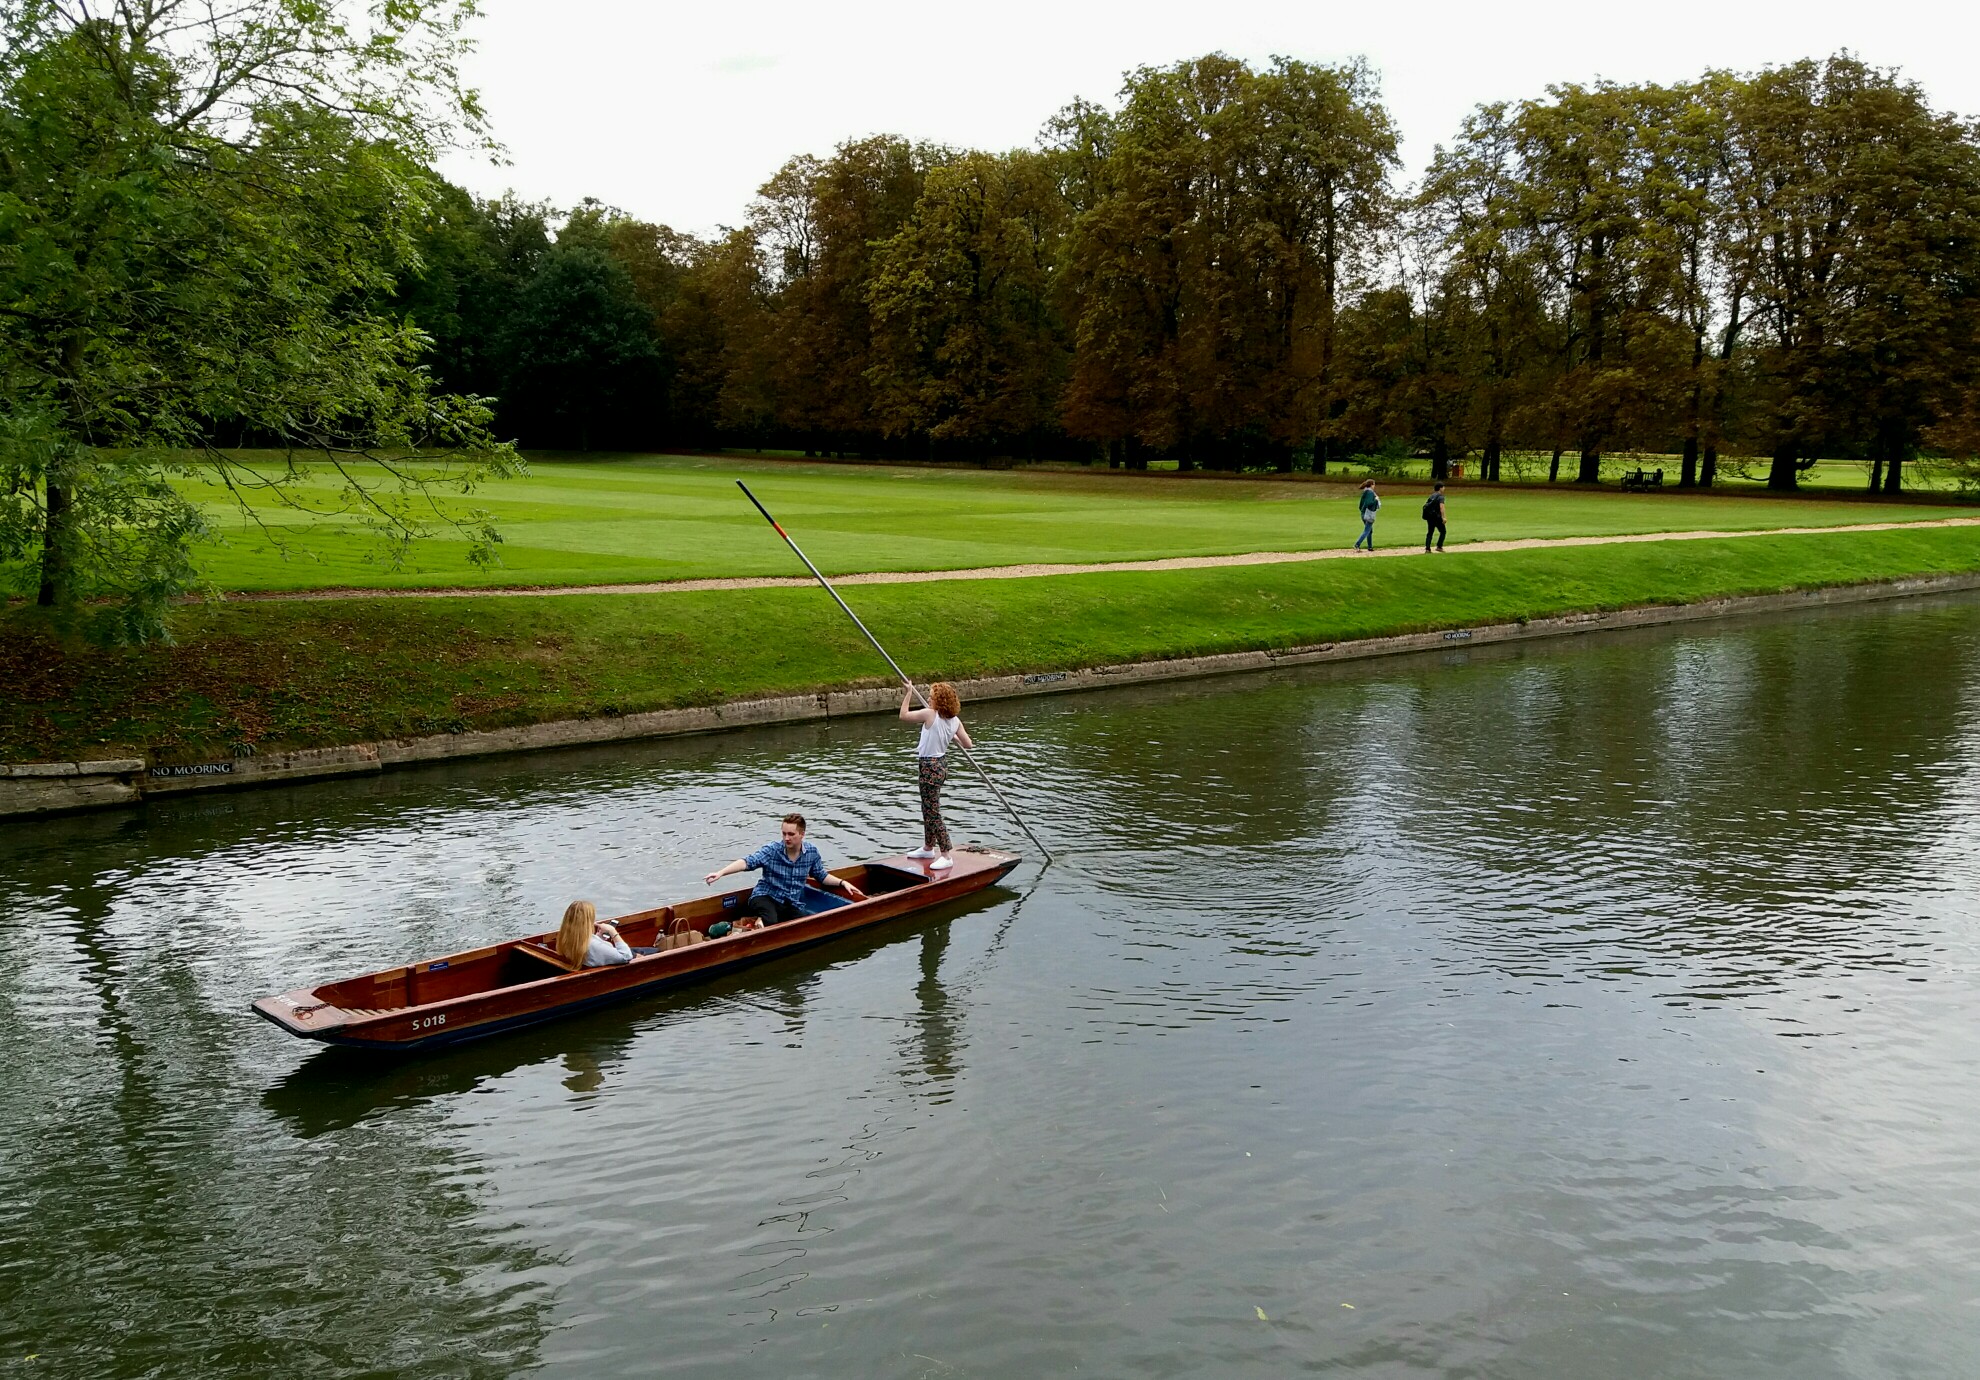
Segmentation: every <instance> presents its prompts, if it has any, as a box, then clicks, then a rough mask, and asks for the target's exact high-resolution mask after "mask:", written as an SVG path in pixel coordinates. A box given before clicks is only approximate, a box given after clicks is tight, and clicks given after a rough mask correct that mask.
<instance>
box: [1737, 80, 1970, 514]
mask: <svg viewBox="0 0 1980 1380" xmlns="http://www.w3.org/2000/svg"><path fill="white" fill-rule="evenodd" d="M1730 143H1731V150H1732V157H1731V160H1730V170H1729V174H1728V194H1729V200H1730V202H1731V212H1730V214H1731V215H1732V217H1733V219H1734V225H1735V235H1736V240H1735V252H1736V253H1737V255H1738V256H1739V263H1740V266H1741V271H1742V272H1743V274H1744V276H1745V279H1746V280H1747V281H1748V282H1749V283H1750V284H1751V291H1752V294H1753V298H1754V305H1755V309H1756V327H1757V331H1758V334H1759V339H1758V340H1757V341H1756V346H1757V348H1756V350H1755V355H1756V358H1755V361H1754V362H1755V366H1756V373H1757V379H1756V387H1757V391H1758V393H1759V397H1760V404H1761V407H1762V409H1763V412H1762V427H1761V434H1762V437H1763V439H1764V441H1765V443H1766V444H1767V445H1768V446H1769V448H1770V449H1771V451H1772V454H1773V463H1772V467H1771V469H1770V470H1769V473H1768V481H1767V482H1768V485H1769V487H1771V488H1777V489H1792V488H1794V487H1795V486H1796V483H1797V479H1798V476H1799V474H1800V472H1801V471H1802V470H1804V469H1806V468H1807V467H1808V466H1809V465H1811V464H1813V463H1814V459H1815V457H1816V456H1817V455H1818V454H1819V453H1820V450H1821V448H1822V447H1823V445H1824V443H1825V442H1826V443H1827V444H1829V445H1836V444H1838V443H1839V442H1842V441H1846V440H1852V439H1853V440H1855V441H1856V442H1857V443H1858V444H1861V445H1862V446H1864V448H1866V449H1868V450H1869V452H1870V454H1871V456H1872V470H1871V481H1872V484H1873V485H1881V487H1883V488H1884V489H1885V490H1887V491H1889V492H1896V491H1897V490H1898V489H1899V487H1900V486H1901V483H1902V480H1901V477H1900V476H1901V474H1902V466H1903V463H1904V460H1905V458H1906V457H1907V456H1908V455H1909V454H1911V453H1912V452H1913V451H1915V449H1916V447H1917V445H1918V444H1919V442H1920V441H1921V440H1922V439H1923V438H1924V436H1925V434H1926V433H1927V432H1928V431H1930V430H1931V429H1932V428H1933V427H1934V426H1935V425H1937V424H1938V422H1939V419H1940V416H1941V414H1942V413H1944V414H1946V415H1951V410H1952V409H1956V407H1957V405H1958V404H1957V399H1958V397H1959V395H1960V393H1961V392H1962V390H1963V382H1962V381H1963V380H1969V379H1970V378H1971V368H1972V358H1973V353H1972V351H1973V345H1972V339H1971V335H1970V333H1969V330H1968V322H1969V321H1970V314H1969V304H1970V300H1971V297H1972V294H1973V292H1974V284H1975V282H1976V281H1980V150H1976V148H1975V144H1974V138H1973V133H1972V131H1971V129H1969V128H1968V127H1966V126H1964V125H1962V124H1961V123H1960V122H1959V121H1957V120H1954V119H1953V118H1951V117H1949V116H1945V115H1941V114H1938V113H1935V112H1934V111H1933V110H1932V109H1931V108H1930V106H1929V104H1928V103H1927V102H1926V100H1925V97H1924V94H1923V93H1922V92H1921V91H1919V89H1918V88H1917V87H1916V86H1915V85H1913V84H1911V83H1908V82H1904V81H1901V80H1900V79H1899V78H1898V77H1897V75H1896V74H1895V73H1892V72H1889V71H1884V70H1881V69H1877V68H1873V67H1870V66H1867V65H1866V64H1864V63H1862V62H1860V61H1858V60H1857V59H1855V58H1852V57H1849V56H1846V55H1845V56H1838V57H1833V58H1830V59H1828V60H1827V61H1825V62H1813V61H1809V62H1799V63H1795V64H1793V65H1791V66H1788V67H1782V68H1776V69H1772V70H1769V71H1766V72H1762V73H1759V74H1757V75H1756V76H1754V77H1751V78H1748V79H1747V80H1746V81H1744V82H1742V83H1741V84H1740V87H1739V89H1738V91H1737V92H1736V96H1735V99H1734V101H1733V103H1732V135H1731V140H1730Z"/></svg>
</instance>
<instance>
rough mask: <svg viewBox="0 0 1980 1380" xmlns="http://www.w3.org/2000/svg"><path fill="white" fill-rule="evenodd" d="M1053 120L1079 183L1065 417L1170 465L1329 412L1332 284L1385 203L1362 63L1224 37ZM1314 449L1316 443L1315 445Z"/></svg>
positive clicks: (1257, 451)
mask: <svg viewBox="0 0 1980 1380" xmlns="http://www.w3.org/2000/svg"><path fill="white" fill-rule="evenodd" d="M1122 95H1123V102H1122V106H1121V109H1120V110H1119V112H1118V113H1116V114H1114V115H1113V116H1111V117H1110V118H1109V119H1107V120H1105V121H1101V120H1099V119H1097V118H1096V117H1095V115H1094V114H1093V112H1091V111H1090V109H1088V108H1085V107H1078V108H1075V109H1073V110H1071V111H1068V112H1067V113H1066V115H1064V116H1062V118H1061V120H1060V121H1059V122H1057V123H1056V125H1055V126H1054V130H1053V134H1054V136H1055V138H1056V139H1057V141H1058V144H1059V147H1060V149H1061V150H1062V151H1064V152H1066V153H1067V154H1069V155H1071V156H1072V166H1073V167H1074V168H1076V169H1082V170H1083V169H1085V168H1087V167H1088V166H1090V162H1091V158H1092V156H1093V155H1092V154H1091V153H1088V152H1087V151H1088V150H1095V151H1100V156H1101V157H1102V158H1103V160H1104V167H1103V168H1102V169H1100V170H1099V172H1098V173H1097V175H1094V174H1088V175H1085V176H1084V177H1082V178H1081V181H1080V184H1079V185H1080V186H1081V189H1082V191H1088V192H1089V194H1091V195H1092V196H1093V197H1094V200H1093V204H1092V205H1091V206H1090V207H1088V208H1087V209H1085V210H1084V211H1083V212H1081V213H1080V214H1079V216H1078V218H1077V219H1076V221H1075V222H1074V226H1073V229H1072V232H1071V235H1070V237H1069V252H1068V265H1069V276H1070V278H1071V280H1072V281H1071V282H1070V284H1069V289H1070V291H1071V292H1073V293H1074V294H1076V299H1077V316H1076V325H1075V339H1076V354H1075V360H1074V366H1073V375H1072V380H1071V385H1070V388H1069V390H1068V394H1067V404H1066V420H1067V425H1068V427H1069V428H1070V429H1071V430H1072V431H1073V432H1074V433H1076V434H1080V435H1084V436H1088V437H1091V438H1092V439H1095V440H1100V441H1105V442H1115V441H1126V442H1129V443H1131V444H1134V445H1141V446H1147V447H1151V448H1154V449H1157V450H1168V451H1173V452H1175V453H1176V454H1177V455H1178V456H1179V457H1180V458H1181V460H1182V462H1183V464H1184V465H1186V466H1187V465H1191V464H1193V463H1195V461H1196V460H1198V459H1199V458H1201V459H1204V460H1207V461H1209V462H1211V463H1216V464H1232V463H1243V462H1244V461H1245V460H1246V459H1248V458H1250V457H1254V456H1255V457H1259V458H1264V459H1268V460H1270V461H1271V462H1273V463H1276V464H1278V465H1280V466H1286V465H1289V464H1290V462H1291V457H1292V455H1293V453H1294V451H1295V450H1297V449H1300V448H1303V447H1305V446H1307V445H1308V444H1310V443H1311V442H1312V440H1313V438H1314V437H1316V436H1320V437H1322V438H1323V439H1325V438H1326V436H1327V434H1328V432H1329V429H1330V427H1331V426H1332V423H1333V421H1334V420H1335V419H1336V417H1337V415H1338V413H1339V410H1340V406H1341V405H1340V402H1339V394H1340V387H1339V384H1340V380H1339V379H1338V377H1337V375H1336V371H1335V369H1334V358H1333V357H1334V352H1335V343H1336V333H1337V317H1338V315H1339V312H1340V309H1341V305H1342V298H1343V295H1344V294H1345V293H1346V292H1347V291H1348V290H1349V286H1350V283H1351V282H1352V280H1353V278H1354V276H1355V274H1356V271H1357V269H1358V268H1359V267H1360V266H1361V265H1362V264H1363V263H1365V262H1367V261H1368V260H1370V259H1371V258H1372V256H1373V253H1374V251H1375V248H1376V245H1377V235H1378V232H1379V230H1380V229H1381V227H1382V225H1383V223H1384V220H1385V218H1386V215H1387V212H1388V201H1389V189H1388V176H1389V170H1390V168H1391V166H1392V165H1393V163H1394V161H1395V135H1394V132H1393V130H1392V128H1391V126H1390V124H1389V120H1388V116H1387V114H1386V112H1385V111H1383V109H1382V107H1381V105H1380V103H1379V100H1378V98H1377V93H1376V90H1375V83H1374V78H1373V75H1372V74H1371V73H1370V72H1369V71H1368V70H1367V68H1366V67H1364V66H1361V65H1358V64H1353V65H1349V66H1345V67H1339V68H1333V67H1319V66H1313V65H1309V64H1306V63H1300V62H1295V61H1292V60H1291V59H1277V60H1275V61H1274V63H1273V65H1272V66H1271V67H1270V68H1269V69H1267V70H1265V71H1263V72H1259V71H1254V70H1253V69H1252V68H1251V67H1250V66H1248V65H1247V64H1245V63H1243V62H1240V61H1237V60H1236V59H1233V58H1230V57H1226V56H1224V55H1222V54H1212V55H1210V56H1208V57H1204V58H1198V59H1195V60H1194V61H1191V62H1185V63H1179V64H1177V65H1175V66H1173V67H1167V68H1144V69H1142V70H1140V71H1138V72H1136V73H1134V74H1133V75H1131V76H1130V77H1129V79H1128V83H1127V86H1126V87H1125V89H1124V90H1123V93H1122ZM1324 453H1325V452H1324V451H1321V452H1320V454H1321V455H1323V456H1324Z"/></svg>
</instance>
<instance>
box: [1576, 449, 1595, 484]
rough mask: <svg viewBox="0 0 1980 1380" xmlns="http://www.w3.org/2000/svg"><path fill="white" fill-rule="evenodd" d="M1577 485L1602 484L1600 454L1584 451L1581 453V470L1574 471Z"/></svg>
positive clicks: (1593, 451)
mask: <svg viewBox="0 0 1980 1380" xmlns="http://www.w3.org/2000/svg"><path fill="white" fill-rule="evenodd" d="M1574 482H1575V483H1577V484H1600V483H1601V482H1602V452H1601V451H1599V450H1584V451H1582V452H1581V468H1580V469H1579V470H1577V471H1575V476H1574Z"/></svg>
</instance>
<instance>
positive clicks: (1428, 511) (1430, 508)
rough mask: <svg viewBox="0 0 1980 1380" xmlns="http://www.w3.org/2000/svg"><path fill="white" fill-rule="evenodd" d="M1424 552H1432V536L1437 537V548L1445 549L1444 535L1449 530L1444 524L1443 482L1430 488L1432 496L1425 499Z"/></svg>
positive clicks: (1426, 553)
mask: <svg viewBox="0 0 1980 1380" xmlns="http://www.w3.org/2000/svg"><path fill="white" fill-rule="evenodd" d="M1423 524H1424V526H1423V554H1424V555H1426V556H1427V555H1429V554H1430V538H1432V537H1435V538H1436V539H1437V549H1438V550H1439V551H1442V550H1443V549H1444V535H1445V533H1446V532H1447V531H1448V530H1449V529H1447V528H1446V527H1445V526H1444V486H1443V484H1442V483H1441V482H1439V483H1438V484H1437V486H1436V487H1435V488H1433V489H1431V490H1430V497H1428V498H1426V499H1424V500H1423Z"/></svg>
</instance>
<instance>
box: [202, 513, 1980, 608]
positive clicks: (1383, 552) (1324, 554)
mask: <svg viewBox="0 0 1980 1380" xmlns="http://www.w3.org/2000/svg"><path fill="white" fill-rule="evenodd" d="M1410 526H1411V527H1412V528H1413V526H1414V524H1410ZM1919 527H1980V518H1936V519H1929V520H1926V521H1922V522H1864V523H1851V524H1846V525H1843V526H1839V527H1768V528H1761V529H1758V530H1755V531H1748V532H1709V531H1708V532H1635V533H1628V534H1624V535H1619V536H1606V537H1528V538H1523V539H1521V540H1518V541H1469V542H1464V543H1463V544H1461V545H1460V544H1453V545H1452V546H1451V548H1450V549H1449V550H1448V551H1447V552H1445V553H1444V554H1445V555H1452V556H1457V555H1470V554H1472V553H1474V552H1481V551H1532V550H1538V549H1541V548H1545V547H1557V546H1616V545H1621V544H1623V543H1625V542H1644V541H1714V540H1718V539H1720V538H1725V537H1780V536H1807V535H1814V534H1819V533H1826V532H1891V531H1896V530H1898V529H1900V528H1919ZM1391 530H1393V529H1391ZM1422 554H1423V548H1422V547H1420V546H1415V545H1410V544H1404V545H1401V546H1386V547H1383V548H1381V549H1379V550H1376V551H1369V552H1362V551H1354V550H1349V549H1346V548H1343V547H1332V548H1329V549H1328V550H1325V551H1246V552H1240V553H1239V554H1237V555H1232V556H1169V557H1165V558H1164V559H1162V560H1155V561H1102V562H1096V563H1093V564H1088V565H991V566H979V567H976V568H975V569H971V570H876V571H871V572H868V573H865V574H857V575H834V576H832V583H833V584H836V585H911V584H928V583H934V582H939V581H943V580H1024V579H1030V578H1032V577H1035V576H1039V575H1091V574H1105V573H1107V572H1109V571H1117V570H1203V569H1207V568H1208V567H1211V566H1220V565H1285V564H1287V563H1289V562H1293V561H1345V560H1368V559H1371V558H1372V559H1386V558H1390V557H1397V556H1412V555H1414V556H1421V555H1422ZM812 583H814V582H813V581H812V580H811V578H810V577H809V576H804V575H789V576H787V575H766V576H754V577H744V578H735V579H721V580H655V581H651V582H649V583H646V584H631V585H554V586H533V587H532V586H494V587H488V588H480V589H461V588H458V587H454V588H444V589H303V590H263V591H250V592H245V593H234V594H228V595H226V596H225V598H227V599H228V600H229V601H233V600H266V599H287V600H298V599H300V600H311V599H487V598H492V597H496V596H501V597H505V598H519V597H530V598H548V597H552V596H556V595H564V594H684V593H687V592H689V591H692V590H702V589H794V588H798V587H801V586H807V585H810V584H812Z"/></svg>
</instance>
